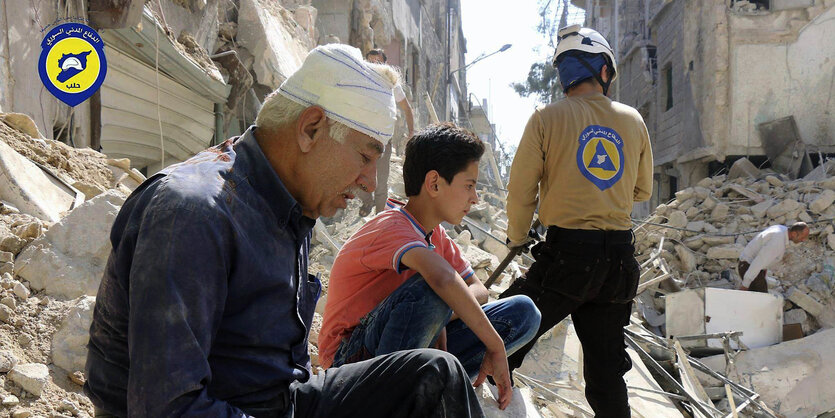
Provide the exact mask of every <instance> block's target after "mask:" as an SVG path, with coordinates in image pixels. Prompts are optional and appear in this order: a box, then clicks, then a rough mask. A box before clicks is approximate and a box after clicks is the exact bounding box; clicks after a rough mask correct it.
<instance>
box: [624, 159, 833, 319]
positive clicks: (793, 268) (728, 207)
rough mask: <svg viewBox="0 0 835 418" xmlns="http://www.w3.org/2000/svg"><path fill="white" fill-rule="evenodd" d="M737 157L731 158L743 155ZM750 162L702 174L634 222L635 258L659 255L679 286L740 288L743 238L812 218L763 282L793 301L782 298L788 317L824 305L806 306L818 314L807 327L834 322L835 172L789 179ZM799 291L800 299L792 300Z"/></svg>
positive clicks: (773, 290) (795, 316) (646, 277)
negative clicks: (739, 168) (802, 237)
mask: <svg viewBox="0 0 835 418" xmlns="http://www.w3.org/2000/svg"><path fill="white" fill-rule="evenodd" d="M740 161H742V163H741V162H737V163H736V165H742V164H743V163H748V161H747V160H740ZM748 164H750V163H748ZM752 169H753V170H756V168H754V167H753V166H752V167H750V168H749V170H748V171H746V172H745V173H744V174H743V175H739V176H733V178H728V177H729V176H728V175H721V176H716V177H713V178H705V179H703V180H702V181H700V182H699V183H698V184H697V185H696V186H694V187H690V188H687V189H684V190H681V191H679V192H677V193H676V198H675V200H673V201H672V202H669V203H667V204H662V205H659V206H658V207H657V208H656V210H655V212H654V213H652V214H651V215H650V216H649V218H647V219H646V221H644V222H638V225H637V226H636V228H635V235H636V237H635V239H636V253H637V254H638V259H639V261H645V260H648V259H649V258H650V257H652V256H653V255H655V256H656V257H660V258H662V259H663V260H664V261H665V262H666V263H665V265H666V266H668V267H669V268H671V270H672V272H671V273H672V277H674V278H676V279H679V280H680V282H679V284H680V286H683V287H691V288H695V287H720V288H729V289H730V288H738V287H739V285H740V284H741V279H740V278H739V275H738V273H737V270H736V265H737V263H738V261H739V254H740V253H741V252H742V250H743V249H744V248H745V245H746V244H747V243H748V241H749V240H751V239H752V238H753V237H754V236H755V235H756V234H757V233H759V232H761V231H762V230H764V229H765V228H767V227H769V226H772V225H790V224H792V223H794V222H797V221H803V222H806V223H808V224H809V226H810V235H809V240H808V241H807V242H805V243H803V244H800V245H794V244H790V245H789V246H788V248H787V250H786V255H785V256H784V258H783V260H782V262H781V263H778V265H775V266H773V267H774V268H773V269H770V270H769V271H768V280H769V285H770V286H769V287H770V288H771V292H774V293H776V294H780V295H782V296H783V297H784V298H785V299H786V300H790V301H791V303H787V304H786V311H787V312H791V313H790V314H788V315H787V316H786V317H787V318H788V319H792V320H794V319H800V318H801V317H803V315H800V314H797V313H796V312H793V310H794V309H798V308H801V309H803V306H800V305H804V304H805V305H808V304H815V307H816V308H818V306H817V305H818V304H820V305H822V307H820V308H818V309H812V310H813V311H812V312H808V313H809V314H817V315H818V317H817V318H814V317H812V318H809V317H805V318H802V321H803V325H804V328H805V329H804V330H805V331H806V332H807V334H808V333H811V332H814V331H816V330H817V329H819V328H820V327H821V326H823V327H827V328H830V327H833V326H835V322H833V318H834V317H833V316H832V315H831V313H832V312H833V311H835V298H833V297H832V296H833V295H832V294H833V288H835V228H833V222H832V221H833V220H834V219H835V205H833V202H835V178H831V177H830V178H826V179H823V180H819V181H809V180H803V179H800V180H795V181H789V180H788V179H785V178H783V177H782V176H780V175H778V174H773V173H772V174H769V173H766V172H760V171H759V170H756V172H754V171H753V170H752ZM731 174H732V175H733V174H734V170H732V171H731ZM662 241H663V242H662ZM659 245H660V246H661V248H660V249H661V251H660V253H659V252H658V250H659ZM655 273H656V275H658V273H659V272H658V271H656V272H655ZM651 276H653V273H652V272H649V273H648V274H647V275H646V276H645V277H642V279H643V281H649V280H652V279H653V277H651ZM801 294H802V295H807V296H809V298H811V301H808V300H806V299H808V298H804V297H803V296H801ZM792 295H794V296H792ZM801 298H803V302H800V304H798V302H796V301H795V300H798V301H799V300H801ZM824 312H828V313H827V314H824Z"/></svg>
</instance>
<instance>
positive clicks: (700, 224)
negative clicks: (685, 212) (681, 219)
mask: <svg viewBox="0 0 835 418" xmlns="http://www.w3.org/2000/svg"><path fill="white" fill-rule="evenodd" d="M687 229H688V230H689V231H691V232H702V230H704V229H705V221H693V222H688V223H687Z"/></svg>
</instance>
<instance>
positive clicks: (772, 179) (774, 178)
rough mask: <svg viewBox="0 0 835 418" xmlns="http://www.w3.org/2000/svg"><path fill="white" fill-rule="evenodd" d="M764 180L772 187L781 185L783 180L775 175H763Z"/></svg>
mask: <svg viewBox="0 0 835 418" xmlns="http://www.w3.org/2000/svg"><path fill="white" fill-rule="evenodd" d="M765 181H767V182H768V184H770V185H772V186H774V187H783V180H780V179H779V178H777V176H765Z"/></svg>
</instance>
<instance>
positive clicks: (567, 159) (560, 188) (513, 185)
mask: <svg viewBox="0 0 835 418" xmlns="http://www.w3.org/2000/svg"><path fill="white" fill-rule="evenodd" d="M652 170H653V163H652V148H651V147H650V142H649V134H648V133H647V127H646V125H645V124H644V120H643V118H641V115H640V114H639V113H638V111H637V110H635V109H634V108H632V107H630V106H627V105H624V104H622V103H618V102H614V101H612V100H610V99H609V98H607V97H606V96H604V95H602V94H599V93H595V94H590V95H584V96H578V97H571V98H566V99H564V100H561V101H560V102H558V103H553V104H550V105H548V106H545V107H542V108H539V109H537V110H536V111H534V113H533V115H532V116H531V118H530V120H528V125H527V126H526V127H525V132H524V134H523V135H522V140H521V141H520V143H519V148H518V149H517V150H516V156H515V157H514V159H513V165H512V166H511V169H510V182H509V183H508V186H507V188H508V195H507V217H508V227H507V236H508V238H509V239H510V241H511V242H513V243H519V242H522V241H524V240H525V237H526V235H527V232H528V230H529V229H530V226H531V221H532V218H533V214H534V211H535V209H536V206H537V203H539V204H540V208H539V219H540V221H541V222H542V224H543V225H546V226H554V225H556V226H559V227H562V228H569V229H602V230H627V229H630V228H631V227H632V222H631V220H630V214H631V212H632V203H633V202H640V201H644V200H648V199H649V198H650V195H651V194H652Z"/></svg>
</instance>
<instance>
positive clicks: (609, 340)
mask: <svg viewBox="0 0 835 418" xmlns="http://www.w3.org/2000/svg"><path fill="white" fill-rule="evenodd" d="M634 251H635V247H634V246H633V235H632V231H631V230H626V231H601V230H576V229H563V228H559V227H554V226H552V227H549V228H548V233H547V239H546V241H545V242H542V243H539V244H537V245H535V246H534V247H533V249H532V250H531V253H532V255H533V256H534V258H535V260H536V261H535V262H534V264H533V265H532V266H531V268H530V270H529V271H528V273H527V274H526V275H525V277H522V278H520V279H518V280H517V281H516V282H515V283H513V285H511V286H510V288H509V289H508V290H506V291H505V292H504V293H502V294H501V296H500V298H505V297H509V296H514V295H520V294H521V295H527V296H529V297H530V298H531V299H533V301H534V303H535V304H536V306H537V307H538V308H539V310H540V312H541V313H542V321H541V323H540V326H539V331H538V332H537V334H536V337H534V339H533V340H531V342H530V343H528V344H527V345H525V346H524V347H522V348H521V349H519V351H517V352H516V353H514V354H513V355H511V356H510V358H509V359H508V363H509V366H510V367H511V369H513V368H516V367H519V366H521V365H522V360H523V359H524V356H525V355H526V354H527V353H528V351H530V349H531V348H532V347H533V345H534V343H535V342H536V340H537V339H538V338H539V337H540V336H541V335H542V334H544V333H546V332H547V331H548V330H549V329H551V328H552V327H554V326H555V325H557V324H558V323H559V322H560V321H562V320H563V319H564V318H565V317H566V316H568V315H569V314H570V315H571V319H572V320H573V321H574V329H575V330H576V332H577V336H578V337H579V339H580V342H581V343H582V346H583V370H584V376H585V381H586V399H587V400H588V402H589V405H591V407H592V409H593V410H594V412H595V415H596V416H597V417H629V416H630V409H629V402H628V397H627V392H626V383H625V382H624V380H623V375H624V374H625V373H626V372H627V371H628V370H629V369H630V368H631V367H632V361H631V360H630V359H629V355H628V354H627V353H626V345H625V343H624V335H623V327H624V326H626V325H627V324H628V323H629V316H630V313H631V311H632V299H633V298H634V297H635V293H636V291H637V288H638V279H639V277H640V266H639V265H638V262H637V261H636V260H635V257H634Z"/></svg>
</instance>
